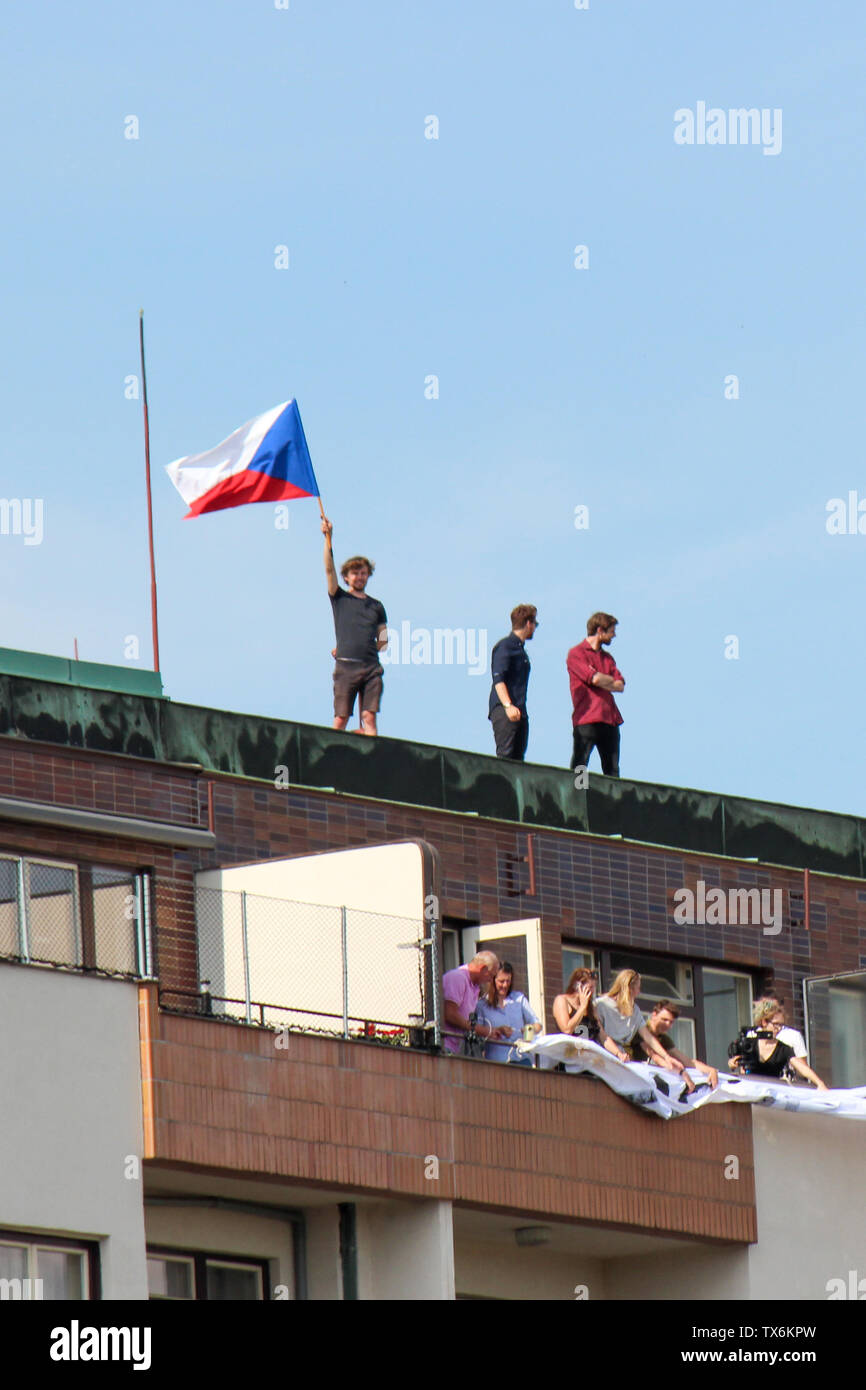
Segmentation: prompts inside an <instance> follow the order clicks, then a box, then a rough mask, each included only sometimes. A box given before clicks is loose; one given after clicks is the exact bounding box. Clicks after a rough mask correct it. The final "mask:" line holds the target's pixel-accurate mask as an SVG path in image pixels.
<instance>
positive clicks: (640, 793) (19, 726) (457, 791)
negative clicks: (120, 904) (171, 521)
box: [0, 668, 866, 879]
mask: <svg viewBox="0 0 866 1390" xmlns="http://www.w3.org/2000/svg"><path fill="white" fill-rule="evenodd" d="M106 669H108V670H115V669H116V668H106ZM120 669H121V670H122V668H120ZM130 674H133V673H130ZM134 674H135V675H137V676H140V675H141V674H142V673H141V672H137V673H134ZM0 734H7V735H10V734H11V735H17V736H18V737H22V738H29V739H35V740H38V741H40V742H45V743H53V744H59V745H61V746H67V747H72V748H86V749H92V750H100V751H102V752H108V753H116V754H126V755H127V756H131V757H139V758H147V759H151V760H155V761H158V762H164V763H188V764H200V765H201V766H202V767H203V768H205V769H210V770H212V771H214V772H222V773H234V774H237V775H239V776H243V777H250V778H257V779H261V780H263V781H267V782H270V783H271V784H272V785H273V784H274V779H275V777H276V772H277V768H280V767H286V768H287V769H288V773H287V775H286V780H287V781H288V782H291V783H292V784H293V785H295V786H297V787H301V786H303V787H308V788H310V789H311V790H314V789H317V788H318V789H321V788H326V787H333V788H335V789H336V790H337V791H339V792H342V793H344V794H347V795H350V796H351V795H355V796H359V797H362V798H367V799H371V794H372V796H373V797H375V798H376V799H377V800H381V801H383V802H389V803H403V804H405V805H409V806H418V807H425V808H429V809H430V810H434V811H436V810H439V811H456V812H462V813H463V814H471V813H474V814H476V815H478V816H482V817H484V818H485V819H487V820H495V821H502V822H507V823H513V824H516V825H519V826H520V827H521V828H522V829H524V830H533V829H542V828H549V829H553V830H573V831H578V832H583V833H584V834H590V835H596V836H599V837H605V838H607V837H610V836H614V835H621V836H622V837H623V839H624V840H628V841H630V842H632V843H643V844H647V845H657V846H659V847H660V848H666V849H681V850H684V851H687V852H688V853H692V854H707V855H713V856H718V857H721V858H726V859H735V860H740V861H742V860H746V859H754V860H758V861H759V862H760V863H761V864H766V865H770V864H775V865H778V866H779V867H780V868H792V869H804V868H808V869H815V870H817V871H819V872H822V873H826V874H835V875H840V876H844V877H846V878H858V879H862V878H864V877H866V874H864V847H866V821H864V820H862V819H861V818H859V817H856V816H846V815H840V814H838V813H835V812H829V811H816V810H809V809H806V808H803V807H797V806H783V805H776V804H771V803H768V802H760V801H749V800H746V799H745V798H743V797H732V796H725V795H722V794H720V793H716V792H704V791H698V790H694V789H691V788H684V787H666V786H663V785H659V784H655V783H651V782H634V781H630V780H629V779H627V778H622V779H619V780H617V779H614V778H609V777H602V776H600V775H595V774H590V778H589V786H588V788H586V789H580V790H577V789H575V787H574V777H573V774H572V773H570V772H568V771H566V770H565V769H564V768H554V767H546V766H543V765H540V764H532V763H511V762H507V761H505V760H503V759H499V758H495V757H490V756H487V755H485V754H481V753H467V752H463V751H461V750H459V749H454V748H439V747H433V746H431V745H428V744H422V743H410V742H408V741H404V740H400V739H393V738H387V737H384V736H380V737H379V738H375V739H370V738H358V737H357V735H355V734H349V733H340V732H337V731H335V730H333V729H327V728H323V727H319V726H317V725H311V724H298V723H293V722H291V721H289V720H283V719H272V718H267V717H263V716H258V715H247V714H239V713H234V712H232V711H229V710H217V709H207V708H202V707H200V706H196V705H184V704H180V703H177V702H175V701H173V700H167V699H165V698H160V697H157V696H155V695H152V696H148V695H142V694H138V693H134V692H129V691H109V690H103V689H99V688H92V687H84V686H80V685H73V684H71V683H68V684H67V683H61V682H54V681H49V680H46V679H38V678H35V677H33V676H30V675H24V674H16V673H5V674H3V673H0Z"/></svg>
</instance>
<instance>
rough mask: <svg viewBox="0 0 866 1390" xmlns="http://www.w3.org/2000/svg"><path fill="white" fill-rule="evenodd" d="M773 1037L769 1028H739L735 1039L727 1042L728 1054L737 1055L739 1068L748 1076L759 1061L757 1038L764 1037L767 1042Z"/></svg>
mask: <svg viewBox="0 0 866 1390" xmlns="http://www.w3.org/2000/svg"><path fill="white" fill-rule="evenodd" d="M773 1037H775V1034H774V1033H772V1032H771V1031H770V1029H769V1028H741V1029H740V1031H739V1033H738V1034H737V1041H736V1042H732V1043H729V1044H728V1056H729V1057H739V1059H740V1070H741V1071H743V1072H745V1074H746V1075H747V1076H748V1074H749V1072H751V1071H754V1069H755V1067H756V1066H757V1065H758V1063H759V1061H760V1057H759V1054H758V1040H759V1039H764V1040H766V1041H768V1042H769V1041H770V1039H772V1038H773Z"/></svg>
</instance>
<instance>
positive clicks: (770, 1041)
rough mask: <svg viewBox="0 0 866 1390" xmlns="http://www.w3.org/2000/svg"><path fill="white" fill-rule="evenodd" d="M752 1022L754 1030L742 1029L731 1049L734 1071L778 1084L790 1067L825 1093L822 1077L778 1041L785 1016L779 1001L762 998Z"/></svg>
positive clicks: (785, 1044)
mask: <svg viewBox="0 0 866 1390" xmlns="http://www.w3.org/2000/svg"><path fill="white" fill-rule="evenodd" d="M752 1020H753V1024H752V1027H751V1028H741V1029H740V1035H739V1037H738V1038H737V1041H736V1042H735V1043H731V1045H730V1047H729V1048H728V1056H729V1057H730V1058H731V1070H732V1071H736V1072H739V1073H740V1074H741V1075H742V1076H772V1077H774V1078H775V1079H776V1080H777V1081H778V1080H781V1077H782V1073H783V1071H784V1070H785V1068H786V1067H788V1066H789V1067H791V1068H792V1070H793V1071H795V1072H796V1073H797V1075H798V1076H802V1077H803V1079H804V1080H806V1081H811V1083H812V1085H813V1086H817V1088H818V1090H819V1091H826V1089H827V1087H826V1086H825V1084H824V1082H823V1081H822V1080H821V1078H820V1076H817V1075H816V1074H815V1072H813V1070H812V1068H811V1067H809V1066H807V1065H806V1063H805V1062H804V1061H803V1060H802V1058H800V1057H795V1056H794V1049H793V1047H789V1046H788V1044H787V1043H783V1042H780V1041H779V1037H778V1033H779V1029H780V1028H784V1026H785V1014H784V1011H783V1010H782V1009H781V1008H780V1007H779V1004H778V1001H777V1000H775V999H759V1000H758V1002H757V1004H756V1005H755V1006H754V1009H753V1010H752Z"/></svg>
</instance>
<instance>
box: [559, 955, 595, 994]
mask: <svg viewBox="0 0 866 1390" xmlns="http://www.w3.org/2000/svg"><path fill="white" fill-rule="evenodd" d="M581 969H583V970H595V969H596V963H595V951H591V950H587V949H586V948H584V947H581V946H563V948H562V988H563V989H565V986H566V985H567V984H568V982H569V980H570V979H571V977H572V975H573V974H574V972H575V970H581Z"/></svg>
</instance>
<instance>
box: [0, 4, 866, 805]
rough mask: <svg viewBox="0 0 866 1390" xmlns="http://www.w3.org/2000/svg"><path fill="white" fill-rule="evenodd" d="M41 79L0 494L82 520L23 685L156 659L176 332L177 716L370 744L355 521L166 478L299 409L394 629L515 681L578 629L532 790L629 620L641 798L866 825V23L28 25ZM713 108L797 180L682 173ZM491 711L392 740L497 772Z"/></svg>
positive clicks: (12, 76) (13, 239) (624, 16)
mask: <svg viewBox="0 0 866 1390" xmlns="http://www.w3.org/2000/svg"><path fill="white" fill-rule="evenodd" d="M2 53H3V57H2V60H0V61H2V82H0V109H2V119H3V127H4V130H5V132H6V140H5V161H4V162H5V170H4V183H5V190H4V191H5V194H6V197H5V206H6V216H5V218H4V219H3V227H2V232H0V236H2V239H3V243H4V246H3V252H4V263H5V268H6V275H5V276H4V281H5V285H4V290H3V298H2V309H3V315H2V319H3V328H4V340H5V353H4V371H3V373H2V378H0V393H2V394H0V399H2V413H0V419H2V436H0V458H2V464H3V472H2V488H0V492H2V495H3V496H4V497H5V498H7V499H11V498H20V499H26V498H30V499H36V498H41V499H43V505H44V536H43V539H42V543H41V544H39V545H25V544H24V538H23V537H22V536H20V535H17V536H16V535H14V534H9V535H0V566H2V575H3V579H4V588H5V594H6V604H5V622H4V631H3V636H2V643H3V645H6V646H10V647H19V648H24V649H27V650H32V651H43V652H52V653H59V654H66V655H71V654H72V644H73V638H74V637H77V638H78V641H79V647H80V652H81V655H82V656H83V657H86V658H87V659H90V660H95V661H106V662H116V663H122V662H123V660H124V641H125V638H126V637H128V636H129V635H131V634H134V635H138V636H139V638H140V641H141V661H140V663H139V664H142V665H147V664H149V662H150V616H149V580H148V574H147V568H146V566H147V538H146V525H145V510H144V481H143V458H142V453H143V446H142V429H141V408H140V402H138V401H135V400H128V399H126V398H125V394H124V382H125V378H126V377H127V376H128V375H130V374H135V373H137V371H138V360H137V331H138V310H139V308H140V307H143V308H144V310H145V326H146V334H147V350H148V385H149V395H150V411H151V445H152V461H153V466H154V510H155V526H156V547H157V563H158V580H159V593H160V638H161V657H162V662H161V664H162V670H163V678H164V682H165V688H166V691H167V693H168V694H169V695H171V696H172V697H173V698H175V699H177V700H182V701H187V702H191V703H195V704H201V705H212V706H215V707H218V708H227V709H236V710H242V711H249V712H252V713H256V714H266V715H279V716H282V717H285V718H290V719H297V720H302V721H306V722H311V723H323V724H329V723H330V719H331V703H330V699H331V694H330V673H331V666H332V663H331V659H330V655H329V652H330V648H331V646H332V645H333V632H332V626H331V614H330V606H329V604H328V601H327V597H326V590H325V581H324V574H323V569H322V560H321V534H320V531H319V524H318V510H317V506H316V504H315V502H312V501H305V502H298V503H296V504H293V506H292V510H291V517H290V524H289V527H288V529H287V530H279V529H277V528H276V527H275V525H274V511H273V508H272V507H270V506H258V507H248V508H243V509H238V510H236V511H230V512H223V513H220V514H217V515H213V516H208V517H204V518H202V519H199V520H195V521H183V520H182V517H183V513H184V507H183V504H182V502H181V499H180V498H179V497H178V495H177V494H176V493H175V491H174V489H173V487H172V486H171V484H170V482H169V481H168V479H167V478H166V476H165V474H164V472H163V468H164V465H165V464H167V463H169V462H171V461H172V460H173V459H175V458H177V457H179V456H180V455H183V454H188V453H197V452H200V451H202V450H205V449H208V448H210V447H212V446H213V445H214V444H216V443H217V442H218V441H219V440H221V439H222V438H224V437H225V436H226V435H228V434H229V433H230V432H231V431H232V430H234V429H235V428H237V427H238V426H239V425H240V424H242V423H243V422H244V421H245V420H248V419H249V418H251V417H252V416H254V415H256V414H258V413H260V412H261V411H264V410H266V409H268V408H269V407H271V406H273V405H275V404H277V403H278V402H279V401H282V400H285V399H287V398H289V397H290V396H292V395H294V396H296V397H297V399H298V401H299V404H300V407H301V412H302V415H303V418H304V424H305V427H306V432H307V438H308V442H309V446H310V451H311V454H312V458H313V463H314V466H315V468H316V472H317V476H318V479H319V483H320V486H321V489H322V494H323V497H324V501H325V505H326V509H327V511H328V514H329V515H330V517H331V519H332V520H333V522H334V527H335V532H334V541H335V550H336V552H337V557H338V560H339V559H340V558H343V557H345V556H346V555H349V554H352V553H355V552H357V551H361V552H363V553H366V554H368V555H371V556H372V557H373V558H374V559H375V561H376V564H377V571H376V575H375V578H374V581H373V582H372V583H371V585H370V592H371V593H373V594H374V595H375V596H376V597H378V598H381V599H382V601H383V602H384V603H385V606H386V608H387V610H388V615H389V620H390V622H391V623H392V625H394V626H396V627H397V628H398V629H399V628H400V626H401V624H402V623H403V622H405V621H408V622H409V623H410V624H411V628H412V630H413V631H416V630H418V629H427V630H429V631H431V632H432V631H433V630H434V629H436V628H451V629H454V628H465V629H473V630H486V632H487V634H488V647H489V646H491V645H492V643H493V642H494V641H495V640H496V639H497V638H498V637H501V636H502V635H504V633H505V632H506V631H507V630H508V626H509V624H508V614H509V612H510V610H511V608H512V607H513V605H514V604H515V603H518V602H531V603H535V604H537V605H538V609H539V616H540V618H541V620H542V621H541V626H540V628H539V631H538V635H537V637H536V639H535V641H534V642H533V643H532V644H531V647H530V655H531V658H532V662H533V671H532V678H531V683H530V721H531V734H530V747H529V755H528V756H529V758H530V759H531V760H532V761H537V762H544V763H551V764H554V765H557V764H559V765H567V762H568V757H569V754H570V743H571V739H570V701H569V693H568V683H567V678H566V674H565V656H566V652H567V650H568V648H569V647H570V646H572V645H573V644H574V643H575V642H576V641H579V640H581V639H582V637H583V636H584V634H585V621H586V618H587V616H588V615H589V613H590V612H592V611H593V610H595V609H597V608H602V609H606V610H608V611H610V612H613V613H614V614H616V616H617V617H618V618H619V621H620V628H619V635H618V637H617V639H616V641H615V643H614V648H613V650H614V654H615V656H616V658H617V660H618V663H619V665H620V666H621V668H622V670H623V673H624V675H625V677H626V681H627V688H626V691H625V693H624V694H623V696H622V697H621V700H620V705H621V708H622V711H623V715H624V717H625V721H626V722H625V725H624V727H623V749H622V770H623V774H624V775H625V776H631V777H636V778H640V779H645V780H649V781H659V782H664V783H670V784H673V785H680V786H693V787H704V788H709V789H713V790H721V791H727V792H731V793H736V794H740V795H746V796H751V797H758V798H765V799H769V800H778V801H788V802H793V803H799V804H802V805H808V806H819V807H824V808H827V809H832V810H839V811H848V812H862V811H863V798H862V790H861V789H862V786H863V782H864V773H866V758H864V746H863V739H862V736H861V733H860V728H859V721H858V716H857V710H858V708H859V705H860V703H861V696H860V691H861V689H862V687H863V684H864V678H866V655H864V632H863V622H862V617H861V608H862V576H863V567H864V555H866V535H860V534H856V535H830V534H828V532H827V529H826V518H827V510H826V509H827V503H828V501H829V500H830V499H831V498H835V497H841V498H845V499H847V497H848V494H849V492H851V491H852V490H853V491H857V490H858V489H859V495H860V496H862V497H863V498H864V499H866V470H864V467H863V462H862V459H863V446H862V434H863V429H862V413H863V406H862V401H863V398H864V392H863V389H862V380H861V378H862V374H863V364H862V330H863V312H862V293H863V279H864V275H863V266H862V221H863V186H864V178H863V175H864V157H863V150H864V146H866V98H864V92H863V83H862V71H863V62H864V56H866V19H864V16H863V14H862V13H861V12H860V11H859V10H858V8H857V7H855V6H852V5H851V4H850V3H847V0H846V2H845V3H842V0H838V3H837V2H834V0H825V3H823V4H822V5H821V6H820V7H816V6H815V5H814V4H811V3H809V4H807V3H805V0H785V3H782V0H764V2H763V3H762V4H761V5H760V7H755V5H754V4H753V3H746V0H735V2H734V3H730V4H727V5H725V6H714V7H708V6H695V7H690V8H686V9H685V10H684V9H683V8H682V7H672V6H669V5H661V4H648V3H646V0H639V3H638V0H628V2H627V3H619V4H605V3H602V0H590V7H589V9H588V10H584V11H578V10H576V9H575V8H574V4H573V0H533V2H532V3H530V0H525V2H524V0H479V2H478V3H477V4H470V5H467V4H466V3H465V0H462V3H457V0H443V3H438V4H426V3H420V2H414V0H399V2H398V0H374V3H371V4H369V5H363V6H362V5H358V4H357V3H356V2H355V0H334V3H327V0H290V8H289V9H287V10H278V9H276V8H275V6H274V3H273V0H243V3H241V0H232V3H229V2H228V0H225V2H224V3H208V4H203V3H198V0H187V3H184V4H183V5H182V6H174V5H169V4H167V3H165V0H152V3H151V4H149V5H148V6H147V7H146V10H142V9H140V8H135V7H132V8H130V7H127V6H120V7H118V6H116V5H114V4H109V3H91V4H89V5H88V6H86V7H84V9H83V11H82V10H74V9H73V8H72V7H64V6H56V7H52V8H51V10H50V13H49V12H47V11H44V10H42V9H39V8H38V7H33V6H29V7H23V6H17V7H15V9H14V12H13V11H12V10H10V9H7V12H6V14H5V15H4V18H3V34H2ZM699 101H703V102H705V103H706V104H707V106H708V107H713V106H717V107H719V108H722V109H723V110H728V109H730V108H735V107H743V106H744V107H750V108H751V107H755V108H758V109H764V108H766V109H768V110H770V111H775V110H776V109H780V110H781V112H782V127H781V128H782V147H781V150H780V151H779V153H778V154H776V155H765V154H764V153H763V149H762V147H761V146H760V145H748V146H744V145H732V144H726V145H709V144H703V145H698V144H695V145H692V146H682V145H678V144H676V143H675V141H674V138H673V136H674V128H675V122H674V112H675V111H677V110H678V109H682V108H689V109H692V110H696V108H697V103H698V102H699ZM431 115H435V116H436V117H437V118H438V122H439V130H438V137H439V138H438V139H426V138H425V118H426V117H428V116H431ZM129 116H135V117H137V120H138V139H136V140H130V139H126V138H125V134H124V131H125V121H126V118H127V117H129ZM280 245H285V246H287V247H288V248H289V261H290V264H289V268H288V269H287V270H278V269H276V268H275V264H274V262H275V247H277V246H280ZM577 245H586V246H587V247H588V248H589V267H588V268H587V269H582V270H579V269H575V266H574V259H575V257H574V248H575V246H577ZM433 374H435V375H436V376H437V377H438V379H439V397H438V399H426V398H425V379H426V378H427V377H428V376H430V375H433ZM730 375H736V377H737V378H738V380H739V398H738V399H735V400H734V399H726V398H725V379H726V377H729V376H730ZM579 505H583V506H586V507H588V508H589V527H588V529H586V530H577V529H575V526H574V515H575V507H577V506H579ZM864 526H866V521H864ZM732 635H733V636H736V637H737V638H738V640H739V657H738V659H736V660H730V659H726V658H725V654H724V653H725V639H726V638H727V637H729V636H732ZM488 690H489V684H488V680H487V678H486V677H484V676H473V675H470V674H468V672H467V670H466V669H465V667H464V668H460V667H457V666H453V665H452V666H447V665H440V666H420V665H419V666H413V665H403V664H400V665H394V666H391V667H390V668H389V669H388V671H387V672H386V690H385V700H384V705H383V712H382V717H381V720H380V728H381V730H382V732H383V733H387V734H391V735H394V736H397V737H404V738H414V739H418V740H419V741H422V742H426V743H434V744H437V743H438V744H443V745H449V746H456V747H461V748H469V749H476V750H480V751H487V752H492V747H493V745H492V737H491V733H490V726H489V724H488V723H487V720H486V708H487V695H488Z"/></svg>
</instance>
